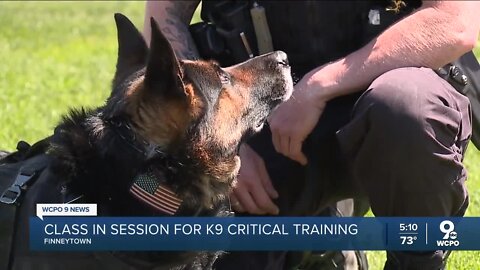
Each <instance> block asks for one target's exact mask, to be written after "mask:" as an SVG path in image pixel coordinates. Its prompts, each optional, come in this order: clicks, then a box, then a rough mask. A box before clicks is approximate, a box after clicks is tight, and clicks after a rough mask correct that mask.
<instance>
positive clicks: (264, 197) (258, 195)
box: [250, 186, 279, 215]
mask: <svg viewBox="0 0 480 270" xmlns="http://www.w3.org/2000/svg"><path fill="white" fill-rule="evenodd" d="M250 192H251V195H252V198H253V199H254V200H255V203H256V205H258V207H259V208H260V209H262V210H263V211H264V212H265V213H267V214H272V215H277V214H278V211H279V210H278V207H277V206H276V205H275V204H274V203H273V202H272V200H271V199H270V196H268V194H267V191H266V190H265V189H264V188H263V186H262V187H259V188H256V189H253V190H251V191H250Z"/></svg>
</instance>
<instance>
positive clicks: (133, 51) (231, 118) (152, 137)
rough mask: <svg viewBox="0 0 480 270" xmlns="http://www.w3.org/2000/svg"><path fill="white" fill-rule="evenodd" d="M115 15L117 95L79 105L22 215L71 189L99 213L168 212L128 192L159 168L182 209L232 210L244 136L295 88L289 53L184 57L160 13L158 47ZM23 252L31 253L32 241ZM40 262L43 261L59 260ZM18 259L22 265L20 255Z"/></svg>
mask: <svg viewBox="0 0 480 270" xmlns="http://www.w3.org/2000/svg"><path fill="white" fill-rule="evenodd" d="M115 21H116V24H117V29H118V43H119V51H118V60H117V70H116V73H115V76H114V79H113V83H112V94H111V96H110V97H109V98H108V100H107V101H106V104H105V105H104V106H102V107H99V108H96V109H93V110H84V109H80V110H73V111H72V112H71V113H70V114H69V115H67V116H65V117H64V119H63V120H62V121H61V123H60V124H59V125H58V126H57V127H56V129H55V132H54V135H53V137H52V139H51V146H50V148H49V150H48V154H49V155H50V156H51V166H50V167H49V169H48V170H47V171H46V173H44V174H42V176H40V178H39V179H38V180H37V182H36V183H35V185H34V186H32V187H31V189H30V190H29V193H28V196H27V198H26V200H25V205H24V206H22V208H23V209H22V214H21V215H22V216H23V218H27V217H28V216H32V215H34V213H32V210H33V208H34V207H33V206H34V204H35V203H43V202H65V201H68V198H70V197H72V195H75V196H76V195H83V197H82V198H83V199H82V200H83V201H85V202H91V203H97V204H98V209H99V210H98V211H99V215H104V216H156V215H161V213H158V212H156V211H155V210H153V209H151V208H149V207H148V206H146V205H145V204H143V203H142V202H140V201H138V200H137V199H136V198H134V197H132V196H131V194H130V193H129V188H130V186H131V185H132V181H133V179H134V177H135V176H136V175H137V174H138V173H139V172H141V171H142V170H145V169H146V168H151V167H154V168H155V169H156V170H159V171H161V172H162V173H163V175H164V176H165V180H166V181H167V184H168V185H169V186H170V187H171V189H172V190H173V191H175V192H176V193H177V194H178V196H179V197H180V198H182V199H183V202H184V203H183V204H182V206H181V208H180V209H179V211H178V213H177V215H182V216H191V215H203V216H206V215H208V216H225V215H228V214H229V211H228V210H229V209H228V203H227V202H228V198H227V197H228V192H229V190H230V189H231V187H232V185H233V184H234V181H235V177H236V175H237V173H238V170H239V167H240V159H239V157H238V155H237V154H238V153H237V152H238V147H239V144H240V143H241V142H242V141H243V140H244V139H245V138H246V137H247V136H248V135H250V134H252V133H254V132H255V131H257V130H258V129H259V127H260V126H261V125H262V123H263V122H264V121H265V119H266V117H267V116H268V114H269V113H270V112H271V111H272V109H273V108H274V107H275V106H277V105H278V104H279V103H280V102H282V101H284V100H286V99H287V98H288V97H289V96H290V94H291V91H292V88H293V85H292V79H291V76H290V68H289V66H288V62H287V58H286V55H285V54H284V53H282V52H275V53H271V54H269V55H265V56H260V57H257V58H254V59H251V60H249V61H247V62H245V63H242V64H239V65H237V66H233V67H228V68H221V67H219V66H218V65H217V64H215V63H214V62H210V61H178V60H177V58H176V57H175V54H174V52H173V50H172V48H171V46H170V44H169V42H168V41H167V40H166V38H165V37H164V36H163V35H162V33H161V32H160V31H159V28H158V26H157V24H156V23H155V21H154V20H153V19H152V20H151V25H152V42H151V44H150V46H149V47H150V48H148V47H147V45H146V44H145V41H144V39H143V38H142V36H141V34H140V33H139V32H138V30H137V29H136V28H135V27H134V25H133V24H132V23H131V22H130V21H129V20H128V19H127V18H126V17H125V16H123V15H121V14H116V15H115ZM24 229H25V228H24ZM17 253H18V254H19V255H20V256H23V257H29V256H30V253H29V251H28V249H27V250H18V252H17ZM45 256H46V257H51V256H54V255H52V254H51V253H46V254H45ZM61 256H62V254H59V255H58V256H56V257H55V258H56V260H57V261H61V258H62V257H61ZM108 256H109V258H116V259H119V260H120V261H121V262H122V263H124V264H125V266H126V267H127V266H128V267H135V268H137V269H209V268H210V267H211V265H212V264H213V262H214V260H215V258H216V257H217V256H218V253H199V252H197V253H195V252H191V253H190V252H153V251H152V252H137V253H131V252H117V253H114V255H111V254H110V255H108ZM112 256H113V257H112ZM100 257H101V256H100ZM36 260H38V261H36V262H35V263H36V264H35V265H37V266H39V265H42V263H43V264H44V265H47V266H49V265H50V266H52V264H54V261H48V260H46V261H42V257H38V256H36ZM27 261H28V260H27ZM66 262H68V260H66ZM16 263H17V265H19V266H18V269H20V268H22V267H21V265H22V261H21V260H17V261H16ZM23 264H25V262H23ZM14 265H15V264H14ZM93 265H95V264H93ZM107 265H109V264H107ZM59 267H64V268H63V269H73V268H71V267H69V266H68V265H64V264H62V265H60V266H59ZM72 267H73V265H72ZM92 267H93V268H94V269H97V268H95V267H94V266H92ZM27 268H28V267H27ZM113 268H115V269H123V268H121V267H120V268H119V267H118V265H116V266H115V267H114V266H113V265H112V269H113ZM50 269H56V268H55V267H50ZM98 269H109V268H108V267H107V268H105V264H102V266H100V265H99V266H98Z"/></svg>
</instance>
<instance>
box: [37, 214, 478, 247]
mask: <svg viewBox="0 0 480 270" xmlns="http://www.w3.org/2000/svg"><path fill="white" fill-rule="evenodd" d="M30 248H31V249H32V250H43V251H46V250H51V251H53V250H56V251H57V250H62V251H69V250H70V251H73V250H84V251H85V250H92V251H93V250H95V251H100V250H352V249H356V250H412V251H413V250H417V251H420V250H438V249H442V250H480V218H473V217H466V218H445V217H443V218H331V217H235V218H213V217H196V218H192V217H45V218H44V219H43V220H41V219H39V218H37V217H32V218H30Z"/></svg>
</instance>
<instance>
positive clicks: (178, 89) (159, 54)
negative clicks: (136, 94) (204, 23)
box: [145, 18, 185, 96]
mask: <svg viewBox="0 0 480 270" xmlns="http://www.w3.org/2000/svg"><path fill="white" fill-rule="evenodd" d="M150 24H151V29H152V37H151V41H150V54H149V56H148V60H147V61H148V64H147V70H146V73H145V86H146V87H147V88H148V89H149V90H151V91H158V93H162V94H163V95H170V96H171V95H174V96H183V95H185V93H184V91H183V88H184V85H183V82H182V77H183V74H182V71H181V68H180V64H179V62H178V60H177V57H176V56H175V52H174V51H173V48H172V46H171V45H170V42H168V40H167V38H166V37H165V36H164V35H163V34H162V32H161V31H160V29H159V28H158V25H157V22H156V21H155V20H154V19H153V18H150Z"/></svg>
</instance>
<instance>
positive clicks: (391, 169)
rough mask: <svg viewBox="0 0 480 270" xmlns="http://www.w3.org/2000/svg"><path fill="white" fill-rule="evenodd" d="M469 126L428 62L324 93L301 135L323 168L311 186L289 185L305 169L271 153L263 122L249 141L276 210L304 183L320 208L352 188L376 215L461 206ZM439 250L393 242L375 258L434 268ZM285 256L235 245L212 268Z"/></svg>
mask: <svg viewBox="0 0 480 270" xmlns="http://www.w3.org/2000/svg"><path fill="white" fill-rule="evenodd" d="M471 132H472V128H471V109H470V103H469V101H468V99H467V98H466V97H465V96H463V95H462V94H460V93H459V92H457V91H456V90H455V89H454V88H453V87H452V86H451V85H450V84H449V83H447V82H446V81H445V80H443V79H441V78H440V77H439V76H437V75H436V73H435V72H434V71H432V70H431V69H428V68H413V67H410V68H400V69H396V70H392V71H389V72H387V73H385V74H383V75H381V76H380V77H378V78H377V79H376V80H375V81H374V82H373V83H372V84H371V85H370V87H368V89H367V90H366V91H364V92H363V93H359V94H353V95H350V96H345V97H340V98H337V99H335V100H332V101H331V102H329V103H328V105H327V107H326V109H325V111H324V113H323V115H322V117H321V118H320V120H319V123H318V125H317V127H316V128H315V130H314V131H313V132H312V134H311V136H310V137H309V138H308V141H307V142H306V144H307V145H304V151H305V152H306V154H307V157H308V158H309V164H316V165H315V166H317V165H318V166H317V167H319V168H320V174H319V175H320V176H324V177H319V179H318V181H317V182H319V183H320V184H319V185H317V186H316V187H314V188H312V187H307V188H304V187H299V185H301V184H302V183H303V182H302V179H301V178H303V177H309V175H311V174H309V172H308V170H309V169H308V168H304V167H301V166H300V165H298V164H297V163H295V162H293V161H290V160H289V159H287V158H285V157H283V156H281V155H280V154H277V153H276V152H275V150H274V149H273V146H272V144H271V136H270V132H269V130H268V129H264V131H262V133H263V134H260V135H259V136H257V137H256V138H254V139H253V140H252V142H251V145H252V146H253V148H254V149H255V150H256V151H257V152H258V153H259V154H260V155H261V156H262V157H263V158H264V161H265V163H266V166H267V169H268V172H269V174H270V177H271V179H272V181H273V182H274V185H275V186H276V187H277V189H278V190H279V193H280V198H279V200H278V201H277V203H278V205H279V206H280V208H281V214H282V213H283V214H288V213H289V210H288V209H290V208H292V205H295V202H292V200H294V201H298V200H302V197H303V196H304V195H303V193H304V191H305V190H311V189H314V192H318V196H314V197H315V203H316V204H317V205H315V207H316V208H321V209H323V208H327V207H328V205H331V203H332V202H334V201H337V200H340V199H343V198H348V197H352V196H354V195H358V194H361V195H362V196H363V197H365V198H367V199H368V202H369V203H370V206H371V209H372V211H373V213H374V214H375V215H376V216H462V215H463V214H464V213H465V210H466V208H467V205H468V194H467V190H466V187H465V180H466V177H467V173H466V170H465V167H464V166H463V164H462V160H463V157H464V154H465V151H466V147H467V144H468V142H469V139H470V137H471ZM316 162H319V163H316ZM310 166H311V165H310ZM314 175H315V174H314ZM325 176H326V177H325ZM307 183H308V182H307ZM315 184H316V183H315ZM315 189H318V190H316V191H315ZM292 193H295V195H292ZM441 257H442V252H435V253H425V254H408V253H398V252H396V253H394V252H393V253H389V254H388V260H387V264H386V266H385V268H386V269H425V270H429V269H440V267H441V264H442V261H441ZM286 260H287V259H286V256H285V253H282V252H270V253H267V252H256V253H255V252H243V253H241V252H239V253H232V254H229V255H226V256H225V257H224V258H223V259H221V260H220V261H219V264H218V267H217V268H216V269H243V270H246V269H278V270H279V269H283V268H284V265H285V261H286ZM319 269H320V268H319Z"/></svg>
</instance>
